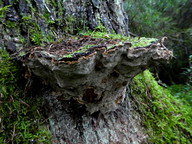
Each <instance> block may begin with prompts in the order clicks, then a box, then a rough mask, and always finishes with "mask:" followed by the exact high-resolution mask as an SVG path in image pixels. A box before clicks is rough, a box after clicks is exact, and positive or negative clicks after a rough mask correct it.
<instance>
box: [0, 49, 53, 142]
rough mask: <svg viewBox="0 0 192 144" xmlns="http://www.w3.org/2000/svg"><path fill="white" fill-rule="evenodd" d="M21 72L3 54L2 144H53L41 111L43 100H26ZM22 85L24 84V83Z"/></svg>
mask: <svg viewBox="0 0 192 144" xmlns="http://www.w3.org/2000/svg"><path fill="white" fill-rule="evenodd" d="M18 72H19V71H18V68H17V67H16V65H14V64H13V63H11V62H10V59H9V55H8V54H7V53H6V52H5V51H3V50H0V143H1V144H6V143H26V144H27V143H30V142H31V143H45V144H46V143H50V138H51V136H50V133H49V130H48V128H46V127H45V126H43V122H42V116H41V115H40V113H39V111H38V109H39V108H38V107H39V105H40V104H41V100H40V98H37V97H32V96H25V95H24V94H23V93H25V91H24V90H22V89H21V88H19V87H18V86H16V84H17V85H18V84H19V80H18V78H19V77H21V76H19V75H18V74H19V73H18ZM22 83H23V82H22Z"/></svg>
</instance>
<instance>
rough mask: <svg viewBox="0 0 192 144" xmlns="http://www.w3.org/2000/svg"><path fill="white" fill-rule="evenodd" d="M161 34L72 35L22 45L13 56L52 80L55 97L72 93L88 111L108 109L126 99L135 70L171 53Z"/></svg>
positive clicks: (48, 81) (103, 111)
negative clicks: (132, 38)
mask: <svg viewBox="0 0 192 144" xmlns="http://www.w3.org/2000/svg"><path fill="white" fill-rule="evenodd" d="M162 39H163V40H162ZM162 39H160V40H157V39H147V38H137V41H134V42H131V41H130V39H129V40H128V39H127V40H123V41H121V40H120V39H110V38H107V39H104V38H93V37H91V36H79V37H70V38H67V39H65V40H62V41H61V42H58V43H57V42H55V43H52V44H49V45H47V46H45V47H32V48H30V49H28V50H27V49H25V50H22V51H20V52H17V54H16V57H17V59H19V60H21V61H22V62H23V63H24V64H25V65H26V66H27V67H28V68H29V69H30V70H31V72H32V73H33V74H34V75H36V76H38V77H40V78H41V79H42V80H43V81H44V82H46V83H47V84H49V85H51V86H52V88H53V89H54V91H55V92H57V94H56V97H58V98H62V100H66V101H67V100H70V99H73V100H75V101H76V102H78V103H79V104H82V105H85V106H86V109H87V111H89V112H90V113H94V112H97V111H100V112H101V113H107V112H110V111H114V110H116V109H117V107H118V104H119V103H121V102H123V101H124V98H125V95H126V89H127V86H128V85H129V83H130V82H131V79H132V78H133V77H134V76H136V75H137V74H138V73H140V72H142V71H144V70H145V69H147V68H148V67H149V66H152V65H155V64H158V63H160V62H162V61H165V62H166V61H168V60H169V59H170V58H172V56H173V54H172V51H170V50H168V49H167V48H166V47H165V46H164V45H163V44H162V41H164V38H162ZM139 41H147V43H145V45H146V46H143V45H141V47H138V46H137V44H138V43H139Z"/></svg>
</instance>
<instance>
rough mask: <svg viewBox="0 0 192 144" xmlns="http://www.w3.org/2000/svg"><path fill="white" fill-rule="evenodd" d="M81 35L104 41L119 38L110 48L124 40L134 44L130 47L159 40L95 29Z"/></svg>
mask: <svg viewBox="0 0 192 144" xmlns="http://www.w3.org/2000/svg"><path fill="white" fill-rule="evenodd" d="M79 35H83V36H88V37H90V38H96V39H103V42H104V41H107V40H119V42H117V44H113V45H107V48H108V49H110V48H112V47H114V46H118V45H122V44H123V43H124V42H130V43H131V44H132V46H131V47H130V48H136V47H145V46H148V45H150V44H151V43H154V42H156V41H157V40H158V39H155V38H145V37H134V38H132V37H125V36H122V35H120V34H110V33H107V32H94V31H93V32H91V31H88V32H85V33H79ZM72 39H76V37H72ZM96 45H98V44H94V45H93V44H90V45H85V46H83V47H80V48H79V49H78V50H77V51H74V52H72V53H69V54H66V55H64V56H63V57H62V58H71V57H74V55H75V54H77V53H82V52H86V51H87V50H88V49H89V48H91V47H93V46H96Z"/></svg>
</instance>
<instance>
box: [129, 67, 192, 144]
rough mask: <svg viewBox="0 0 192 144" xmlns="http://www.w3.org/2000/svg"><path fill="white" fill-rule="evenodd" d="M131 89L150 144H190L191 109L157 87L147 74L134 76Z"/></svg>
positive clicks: (146, 72) (191, 128)
mask: <svg viewBox="0 0 192 144" xmlns="http://www.w3.org/2000/svg"><path fill="white" fill-rule="evenodd" d="M131 86H132V96H133V99H134V101H136V102H137V106H138V108H139V111H140V114H141V115H142V117H143V122H144V125H145V127H146V130H147V134H148V135H149V139H148V140H149V141H150V142H152V143H157V144H158V143H160V144H161V143H178V144H179V143H181V144H190V143H191V142H192V141H191V137H192V113H191V111H192V108H191V107H190V106H189V105H186V104H183V103H182V101H180V100H179V99H176V98H175V97H173V96H172V95H171V94H170V91H168V90H167V89H165V88H162V87H161V86H159V85H158V84H157V82H156V81H155V79H154V77H153V76H152V74H151V73H150V72H149V71H148V70H146V71H145V72H144V73H142V74H140V75H138V76H136V77H135V78H134V80H133V83H132V85H131Z"/></svg>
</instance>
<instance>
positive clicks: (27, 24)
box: [0, 0, 129, 52]
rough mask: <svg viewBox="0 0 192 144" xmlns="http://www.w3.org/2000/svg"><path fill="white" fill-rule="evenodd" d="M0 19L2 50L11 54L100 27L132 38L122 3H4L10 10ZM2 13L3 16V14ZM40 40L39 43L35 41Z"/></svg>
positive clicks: (83, 0) (87, 0)
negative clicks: (34, 45) (27, 47)
mask: <svg viewBox="0 0 192 144" xmlns="http://www.w3.org/2000/svg"><path fill="white" fill-rule="evenodd" d="M8 5H9V7H8V8H7V9H5V10H2V11H1V13H2V14H3V15H2V16H0V48H6V49H7V50H8V51H10V52H14V51H15V50H16V49H21V48H23V47H25V46H26V45H27V46H29V45H31V44H40V43H44V42H49V41H50V40H52V41H53V40H56V39H59V38H61V37H62V35H63V34H64V35H66V34H69V33H70V34H75V33H77V32H79V31H86V30H88V29H92V30H94V29H95V28H96V27H97V26H99V25H100V26H101V25H103V26H105V27H106V28H107V30H108V31H109V32H116V33H119V34H122V35H126V36H128V35H129V32H128V18H127V14H126V13H125V12H124V10H123V2H122V0H105V1H104V0H57V1H51V0H47V1H45V0H30V1H27V0H18V1H13V0H3V1H2V2H0V6H1V7H4V6H8ZM1 13H0V14H1ZM35 37H38V39H39V40H36V38H35Z"/></svg>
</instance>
